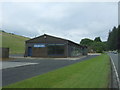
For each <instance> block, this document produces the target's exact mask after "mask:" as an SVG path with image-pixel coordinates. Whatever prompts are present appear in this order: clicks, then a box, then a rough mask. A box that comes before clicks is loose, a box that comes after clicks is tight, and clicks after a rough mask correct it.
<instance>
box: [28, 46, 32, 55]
mask: <svg viewBox="0 0 120 90" xmlns="http://www.w3.org/2000/svg"><path fill="white" fill-rule="evenodd" d="M28 56H32V47H28Z"/></svg>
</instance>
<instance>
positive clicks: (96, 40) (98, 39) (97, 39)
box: [94, 37, 102, 42]
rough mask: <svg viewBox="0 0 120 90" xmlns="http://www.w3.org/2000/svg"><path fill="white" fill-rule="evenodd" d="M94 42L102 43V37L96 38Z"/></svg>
mask: <svg viewBox="0 0 120 90" xmlns="http://www.w3.org/2000/svg"><path fill="white" fill-rule="evenodd" d="M94 41H95V42H102V41H101V39H100V37H96V38H95V39H94Z"/></svg>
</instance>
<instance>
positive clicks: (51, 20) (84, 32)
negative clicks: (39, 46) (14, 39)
mask: <svg viewBox="0 0 120 90" xmlns="http://www.w3.org/2000/svg"><path fill="white" fill-rule="evenodd" d="M1 4H2V9H1V11H0V12H2V14H0V17H2V18H1V19H0V25H1V24H2V26H0V28H1V29H3V30H5V31H7V32H10V33H15V34H18V35H22V36H28V37H32V38H33V37H35V36H40V35H42V34H44V33H46V34H49V35H53V36H58V37H62V38H66V39H69V40H72V41H75V42H77V43H79V42H80V40H81V39H83V38H90V39H94V38H95V37H97V36H100V37H101V39H102V40H103V41H105V40H107V36H108V32H109V30H110V29H112V28H113V26H117V25H118V3H117V2H75V3H73V2H58V3H55V2H37V3H34V2H31V3H30V2H27V3H25V2H19V3H15V2H10V3H7V2H4V3H1ZM0 6H1V5H0Z"/></svg>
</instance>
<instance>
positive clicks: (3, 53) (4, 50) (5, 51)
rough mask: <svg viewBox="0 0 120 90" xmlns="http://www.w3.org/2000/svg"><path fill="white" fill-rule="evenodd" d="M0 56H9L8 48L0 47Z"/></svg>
mask: <svg viewBox="0 0 120 90" xmlns="http://www.w3.org/2000/svg"><path fill="white" fill-rule="evenodd" d="M0 58H9V48H4V47H1V48H0Z"/></svg>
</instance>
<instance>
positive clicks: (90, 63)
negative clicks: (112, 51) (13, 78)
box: [5, 54, 110, 88]
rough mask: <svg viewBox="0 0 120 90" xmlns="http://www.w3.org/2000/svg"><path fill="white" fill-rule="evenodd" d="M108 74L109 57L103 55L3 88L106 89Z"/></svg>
mask: <svg viewBox="0 0 120 90" xmlns="http://www.w3.org/2000/svg"><path fill="white" fill-rule="evenodd" d="M109 74H110V62H109V56H107V55H106V54H103V55H101V56H98V57H95V58H92V59H90V60H87V61H83V62H79V63H76V64H72V65H69V66H66V67H63V68H60V69H57V70H54V71H52V72H48V73H46V74H42V75H39V76H36V77H32V78H30V79H26V80H23V81H20V82H17V83H14V84H11V85H9V86H6V87H5V88H107V87H108V82H109Z"/></svg>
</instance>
